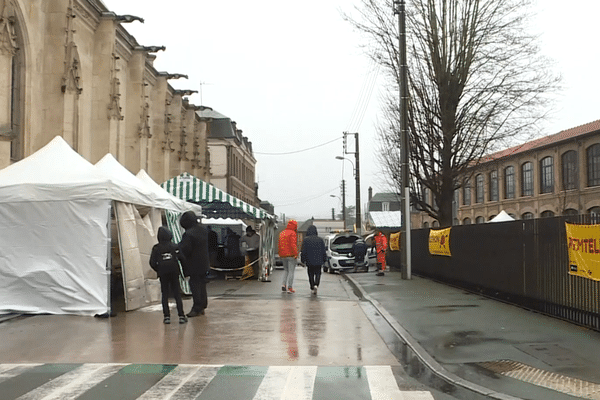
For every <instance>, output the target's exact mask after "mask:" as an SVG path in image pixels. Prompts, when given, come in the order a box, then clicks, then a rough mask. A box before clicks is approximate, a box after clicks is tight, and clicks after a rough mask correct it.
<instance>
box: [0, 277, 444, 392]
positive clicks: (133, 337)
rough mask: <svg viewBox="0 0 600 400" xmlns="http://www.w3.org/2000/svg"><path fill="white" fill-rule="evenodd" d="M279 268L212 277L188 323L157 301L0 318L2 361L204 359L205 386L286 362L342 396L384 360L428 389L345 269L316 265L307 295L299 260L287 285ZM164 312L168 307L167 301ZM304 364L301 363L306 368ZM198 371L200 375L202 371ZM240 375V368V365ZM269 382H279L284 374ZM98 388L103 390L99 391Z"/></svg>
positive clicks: (407, 384) (405, 382)
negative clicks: (411, 372)
mask: <svg viewBox="0 0 600 400" xmlns="http://www.w3.org/2000/svg"><path fill="white" fill-rule="evenodd" d="M280 274H281V272H280V271H275V273H274V275H273V277H272V282H258V281H236V280H229V281H225V280H216V281H213V282H211V283H210V284H209V285H208V293H209V307H208V308H207V310H206V315H203V316H199V317H195V318H191V319H190V320H189V322H188V323H187V324H181V325H180V324H178V323H177V321H176V319H174V321H173V322H174V323H171V324H170V325H164V324H163V323H162V310H161V306H160V305H159V304H156V305H150V306H148V307H145V308H143V309H140V310H136V311H131V312H117V315H116V316H115V317H113V318H109V319H98V318H91V317H79V316H58V315H38V316H27V317H22V318H18V319H15V320H11V321H7V322H4V323H2V325H0V327H1V329H0V364H3V365H7V364H23V363H33V364H35V365H36V366H35V368H43V365H42V366H37V364H49V365H69V366H73V365H74V364H76V365H78V368H83V367H79V365H80V364H83V365H84V367H87V364H98V363H100V364H114V363H119V364H122V365H121V366H120V368H123V365H127V364H135V365H162V366H163V369H162V370H160V371H158V372H157V373H158V375H156V376H157V377H160V378H161V379H162V377H163V375H161V374H167V373H168V374H169V376H170V377H172V376H174V374H172V373H171V369H168V368H167V369H168V371H167V372H165V371H166V369H164V368H165V367H164V366H165V365H171V366H172V368H175V366H177V365H179V367H178V368H183V365H206V366H213V367H212V368H213V369H214V371H213V372H214V376H213V381H212V384H213V387H215V385H217V383H218V379H217V380H216V381H215V380H214V379H216V378H219V377H220V379H221V380H223V379H225V380H226V381H227V379H226V377H227V376H228V373H227V372H224V371H226V369H223V368H225V367H222V366H238V367H233V368H246V369H248V368H249V369H250V370H251V371H252V372H251V373H249V375H248V376H253V377H255V378H256V377H257V376H259V378H257V379H254V381H255V384H256V388H255V389H256V390H258V387H259V386H258V385H264V381H265V379H266V378H265V377H267V376H268V377H270V376H271V374H275V376H278V375H277V371H279V370H278V369H277V368H288V367H291V368H293V370H286V371H288V372H286V373H287V374H288V375H285V376H293V374H294V373H296V374H301V375H302V374H304V375H306V374H309V375H310V374H313V375H311V376H313V378H311V379H312V381H313V382H319V380H318V379H317V378H318V377H319V376H325V377H328V376H329V377H331V376H336V375H337V374H339V375H340V379H337V380H334V381H331V379H329V378H327V379H325V380H324V382H325V383H327V384H325V385H322V386H318V387H319V388H320V389H319V390H320V392H317V393H320V394H318V395H315V394H314V393H315V392H311V393H313V397H311V398H339V395H340V393H346V392H347V393H350V392H352V394H351V395H350V394H348V396H346V397H345V398H369V396H368V393H367V392H365V393H367V394H364V393H363V391H364V390H366V389H365V388H367V387H368V385H365V382H366V375H368V374H367V373H366V372H365V371H367V369H368V368H370V369H369V371H370V372H369V376H371V375H372V376H377V374H378V373H379V370H376V369H373V368H376V367H372V366H384V367H385V368H387V369H385V371H383V373H384V374H388V375H389V376H392V375H393V376H394V378H395V380H396V382H397V383H398V386H399V387H400V389H402V390H403V391H405V390H406V391H409V392H414V391H416V390H418V391H420V392H414V393H418V394H419V396H420V395H421V394H423V395H425V397H416V398H432V396H431V395H429V394H428V393H427V392H428V391H429V390H428V388H425V387H424V386H423V385H421V384H419V383H418V382H416V381H414V380H413V379H411V378H409V377H408V376H406V375H405V374H404V372H403V367H402V366H401V365H400V364H399V362H398V360H397V359H396V357H394V355H393V354H392V353H391V352H390V350H389V349H388V347H387V346H386V341H384V339H382V335H380V333H379V332H378V331H377V330H376V328H375V327H374V326H373V324H372V323H371V322H370V321H369V320H368V319H367V317H366V316H365V313H364V311H363V307H364V305H363V306H361V301H360V300H359V298H358V297H357V296H356V294H355V293H354V292H353V291H352V288H351V286H350V285H348V284H347V283H346V282H345V280H344V279H343V277H341V276H339V275H330V274H323V276H322V281H321V285H320V288H319V293H318V295H317V296H315V295H312V294H311V293H310V290H309V287H308V280H307V277H306V271H305V269H304V268H301V267H300V268H298V270H297V273H296V282H295V289H296V293H295V294H289V293H283V292H282V291H281V285H280V276H281V275H280ZM184 307H185V309H186V311H187V310H189V309H190V307H191V300H189V299H187V300H184ZM171 315H172V316H175V315H176V310H175V307H174V304H172V305H171ZM383 338H385V335H383ZM216 366H220V367H216ZM65 368H66V367H65ZM106 368H109V366H107V367H106ZM127 368H133V367H131V366H130V367H127ZM140 368H141V367H140ZM206 368H208V367H206ZM215 368H217V369H215ZM298 368H300V370H298ZM302 368H309V370H308V371H309V372H306V370H304V369H302ZM327 368H331V369H330V370H328V369H327ZM365 368H367V369H365ZM134 370H135V368H134ZM77 371H79V369H77ZM203 371H204V372H202V373H203V374H206V373H207V372H206V371H205V370H203ZM211 371H212V370H211ZM234 371H237V372H239V370H237V369H234ZM256 371H259V372H256ZM267 371H269V373H267ZM273 371H274V372H273ZM299 371H300V372H299ZM374 371H377V374H376V372H374ZM70 373H73V372H70ZM119 374H120V375H121V373H119ZM257 374H258V375H257ZM261 374H262V375H261ZM120 375H119V376H120ZM223 375H224V376H225V378H224V377H223ZM238 375H239V374H238ZM241 375H242V376H246V375H245V373H242V374H241ZM304 375H303V376H304ZM388 375H386V376H388ZM36 376H37V375H36ZM145 376H146V378H148V376H150V375H148V374H145ZM234 376H235V377H237V378H239V376H237V375H235V374H233V375H231V376H230V378H229V383H230V384H231V383H232V382H236V381H237V380H236V379H234ZM132 377H137V375H135V374H133V375H132ZM352 377H354V378H352ZM138 378H139V377H138ZM246 378H247V376H246ZM156 379H157V380H158V378H156ZM269 379H275V378H269ZM245 380H247V379H243V380H242V381H245ZM280 380H281V378H280ZM267 381H269V380H268V379H267ZM288 381H289V378H288ZM363 381H364V382H363ZM151 382H153V381H152V379H151ZM273 382H277V380H274V381H273ZM283 382H284V383H285V380H284V381H283ZM280 383H281V382H280ZM288 384H289V382H288V383H287V384H286V385H288ZM315 384H316V383H315ZM1 385H2V375H1V371H0V386H1ZM273 385H274V387H275V386H277V387H279V386H282V385H283V383H281V384H280V385H277V384H273ZM286 385H284V386H285V387H286V388H287V387H288V386H286ZM121 386H123V387H120V385H116V386H114V387H113V389H114V391H113V394H116V393H117V392H118V391H122V390H124V387H126V386H128V385H127V384H125V383H124V384H123V385H121ZM237 386H238V385H233V387H237ZM11 387H12V386H11ZM244 388H245V389H244ZM238 389H239V391H240V392H239V393H238V395H239V397H238V396H237V395H236V396H234V397H232V398H246V396H242V392H243V391H244V390H245V391H248V390H249V389H248V385H247V384H242V385H241V386H240V387H239V388H238ZM19 390H20V389H19ZM213 390H216V389H213ZM311 390H314V388H313V389H311ZM396 390H397V389H396ZM217 392H218V390H217ZM19 393H20V392H19ZM206 393H207V392H205V396H207V395H206ZM236 393H237V392H236ZM360 393H363V394H362V395H360ZM432 393H433V397H434V398H436V399H448V398H449V397H447V396H445V395H443V394H441V393H436V392H435V391H432ZM103 396H107V395H106V393H105V394H104V395H103ZM109 397H111V396H109ZM15 398H16V397H15ZM131 398H137V397H131ZM156 398H157V399H158V398H161V397H160V396H159V397H156ZM202 398H204V397H202ZM206 398H213V397H210V396H209V397H206ZM214 398H222V397H219V396H216V397H214ZM249 398H253V397H252V396H250V397H249ZM264 398H271V397H269V396H267V397H264ZM277 398H279V397H277ZM342 398H344V396H342ZM407 398H410V397H407Z"/></svg>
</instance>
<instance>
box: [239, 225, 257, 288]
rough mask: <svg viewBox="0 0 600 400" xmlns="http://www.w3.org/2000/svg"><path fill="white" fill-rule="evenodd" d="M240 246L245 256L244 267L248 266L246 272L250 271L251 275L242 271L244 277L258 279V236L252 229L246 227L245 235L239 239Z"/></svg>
mask: <svg viewBox="0 0 600 400" xmlns="http://www.w3.org/2000/svg"><path fill="white" fill-rule="evenodd" d="M240 244H241V246H242V251H243V252H244V253H245V254H244V255H245V256H246V266H248V271H250V270H251V271H252V272H251V273H246V269H244V275H245V276H246V277H248V278H252V277H254V278H258V250H259V247H260V236H259V235H258V233H256V231H255V230H254V228H252V227H251V226H248V227H246V234H245V235H244V236H242V238H241V239H240Z"/></svg>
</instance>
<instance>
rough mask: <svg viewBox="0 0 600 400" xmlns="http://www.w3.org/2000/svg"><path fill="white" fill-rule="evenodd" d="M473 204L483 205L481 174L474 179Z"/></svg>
mask: <svg viewBox="0 0 600 400" xmlns="http://www.w3.org/2000/svg"><path fill="white" fill-rule="evenodd" d="M475 202H476V203H483V174H478V175H477V176H476V177H475Z"/></svg>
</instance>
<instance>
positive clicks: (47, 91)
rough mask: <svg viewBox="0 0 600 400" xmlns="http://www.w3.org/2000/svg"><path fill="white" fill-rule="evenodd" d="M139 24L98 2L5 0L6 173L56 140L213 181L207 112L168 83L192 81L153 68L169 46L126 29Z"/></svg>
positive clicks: (136, 165)
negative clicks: (146, 40)
mask: <svg viewBox="0 0 600 400" xmlns="http://www.w3.org/2000/svg"><path fill="white" fill-rule="evenodd" d="M139 19H140V18H138V17H137V16H131V15H116V14H115V13H113V12H111V11H110V10H108V9H107V8H106V6H105V5H104V4H103V3H102V1H100V0H44V1H39V0H0V168H4V167H6V166H8V165H10V164H12V163H14V162H16V161H18V160H20V159H22V158H24V157H27V156H28V155H30V154H32V153H34V152H35V151H37V150H38V149H40V148H41V147H43V146H44V145H46V144H47V143H48V142H49V141H50V140H52V138H54V137H55V136H57V135H59V136H62V137H63V138H64V139H65V140H66V141H67V142H68V143H69V144H70V145H71V146H72V147H73V148H74V149H75V150H76V151H77V152H78V153H79V154H81V155H82V156H83V157H84V158H86V159H87V160H88V161H90V162H92V163H96V162H97V161H98V160H100V158H102V157H103V156H104V155H105V154H107V153H111V154H112V155H113V156H115V158H116V159H117V160H118V161H119V162H120V163H121V164H123V165H124V166H125V167H126V168H127V169H128V170H129V171H131V172H132V173H134V174H135V173H137V172H138V171H139V170H140V169H145V170H146V171H147V172H148V174H150V176H151V177H152V178H153V179H154V180H155V181H157V182H159V183H160V182H164V181H165V180H167V179H169V178H171V177H173V176H176V175H179V174H180V173H182V172H184V171H185V172H189V173H190V174H192V175H195V176H197V177H198V178H200V179H203V180H205V181H210V178H211V171H210V152H209V148H208V146H207V131H208V126H209V125H210V121H209V120H207V119H206V118H202V117H201V115H200V114H199V112H200V111H202V109H204V107H202V106H195V105H193V104H190V103H189V102H188V100H187V98H186V96H188V95H190V94H191V93H192V92H193V91H189V90H175V89H174V88H173V87H172V86H171V85H170V84H169V80H171V79H178V78H182V77H186V76H185V75H182V74H179V73H171V72H164V71H157V70H156V69H155V68H154V66H153V62H154V60H155V58H156V57H157V53H158V52H159V51H163V50H165V49H164V47H157V46H145V45H142V44H140V43H138V42H137V41H136V39H135V38H134V37H133V36H131V35H130V34H129V33H128V32H127V31H126V29H125V28H124V25H126V24H127V23H139V22H136V20H139ZM177 72H179V71H177ZM252 162H255V161H254V160H253V159H252ZM251 169H252V172H253V171H254V164H253V165H252V168H251ZM240 173H241V171H240ZM247 179H248V180H252V181H254V177H253V176H252V178H251V179H250V178H249V177H248V178H247ZM251 186H252V187H253V186H254V185H251ZM253 189H254V188H253ZM250 199H251V196H248V198H247V200H250ZM252 200H253V201H248V202H249V203H251V204H253V205H258V204H257V203H258V200H257V199H256V196H254V198H252Z"/></svg>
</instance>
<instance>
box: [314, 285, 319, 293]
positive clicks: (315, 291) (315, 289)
mask: <svg viewBox="0 0 600 400" xmlns="http://www.w3.org/2000/svg"><path fill="white" fill-rule="evenodd" d="M318 288H319V287H318V286H316V285H315V288H314V289H313V293H314V294H317V289H318Z"/></svg>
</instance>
